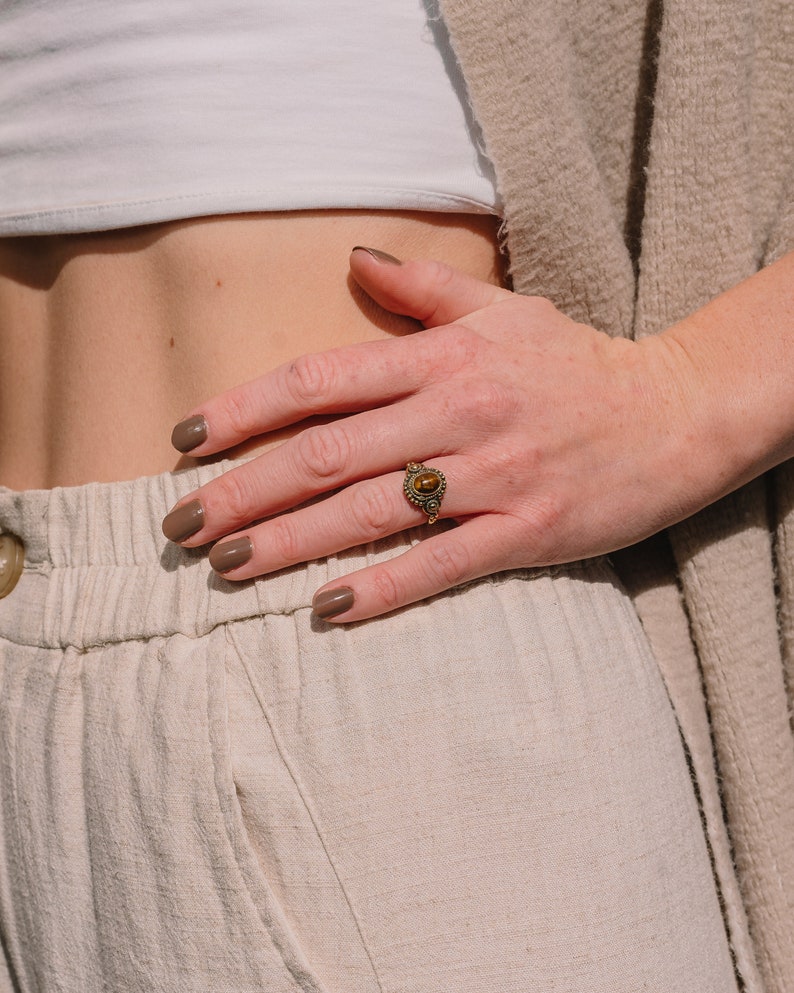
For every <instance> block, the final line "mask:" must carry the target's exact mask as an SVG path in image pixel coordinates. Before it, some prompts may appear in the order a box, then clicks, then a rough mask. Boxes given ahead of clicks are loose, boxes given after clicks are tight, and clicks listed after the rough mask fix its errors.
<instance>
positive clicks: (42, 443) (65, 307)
mask: <svg viewBox="0 0 794 993" xmlns="http://www.w3.org/2000/svg"><path fill="white" fill-rule="evenodd" d="M496 229H497V221H496V220H495V219H494V218H492V217H486V216H477V215H464V214H433V213H390V212H384V211H318V212H302V213H290V214H246V215H234V216H226V217H212V218H200V219H190V220H184V221H177V222H171V223H167V224H157V225H149V226H146V227H138V228H128V229H124V230H119V231H111V232H101V233H93V234H76V235H46V236H36V237H26V238H7V239H0V343H1V345H0V485H3V486H7V487H10V488H12V489H31V488H49V487H53V486H71V485H79V484H82V483H87V482H92V481H97V482H111V481H114V480H122V479H133V478H136V477H138V476H142V475H150V474H154V473H158V472H163V471H169V470H173V469H177V468H182V467H184V466H187V465H191V464H193V462H192V460H191V459H190V458H188V457H185V456H179V455H178V453H176V452H175V451H174V450H173V448H172V447H171V444H170V434H171V428H172V427H173V425H174V424H175V423H176V422H177V421H178V420H180V419H181V418H182V417H183V416H184V415H185V413H186V412H188V411H190V410H191V409H192V408H193V407H195V406H196V405H197V404H199V403H200V402H201V400H203V399H206V398H208V397H211V396H214V395H215V394H217V393H219V392H221V391H223V390H225V389H227V388H229V387H231V386H235V385H237V384H239V383H242V382H246V381H248V380H251V379H254V378H255V377H257V376H259V375H262V374H264V373H266V372H268V371H270V370H271V369H274V368H275V367H276V366H278V365H280V364H282V363H284V362H288V361H290V360H292V359H294V358H295V357H296V356H298V355H300V354H303V353H305V352H311V351H320V350H322V349H326V348H332V347H334V346H337V345H343V344H348V343H353V342H358V341H366V340H369V339H375V338H383V337H388V336H394V335H399V334H405V333H411V332H415V331H416V330H417V325H416V324H415V322H413V321H411V320H408V319H406V318H400V317H396V316H394V315H391V314H387V313H386V312H385V311H383V310H381V309H380V308H379V307H377V306H376V305H375V304H373V303H372V301H371V300H369V298H367V297H366V296H365V295H364V294H363V293H362V292H361V291H360V290H359V289H358V288H357V287H356V286H355V284H354V283H353V282H352V280H351V278H350V276H349V271H348V256H349V253H350V249H351V248H352V247H353V246H354V245H357V244H364V245H370V246H372V247H375V248H379V249H382V250H384V251H387V252H390V253H391V254H393V255H396V256H398V257H401V258H439V259H443V260H444V261H446V262H449V263H451V264H452V265H455V266H457V267H459V268H461V269H463V270H464V271H466V272H469V273H471V274H472V275H475V276H478V277H479V278H482V279H487V280H490V281H493V282H498V281H499V278H500V264H499V253H498V249H497V244H496ZM289 433H290V432H288V431H287V432H284V431H282V432H279V433H278V435H276V434H273V435H264V436H262V437H260V438H257V439H254V440H253V442H252V443H251V444H249V445H248V446H247V447H246V448H245V450H246V451H249V452H250V451H252V450H254V451H255V450H256V449H257V448H263V447H264V446H267V445H273V444H277V443H278V442H279V441H281V440H283V438H284V437H285V436H287V435H288V434H289ZM241 451H242V450H241ZM241 451H239V452H231V453H225V456H229V455H235V454H241ZM221 457H224V455H218V458H221Z"/></svg>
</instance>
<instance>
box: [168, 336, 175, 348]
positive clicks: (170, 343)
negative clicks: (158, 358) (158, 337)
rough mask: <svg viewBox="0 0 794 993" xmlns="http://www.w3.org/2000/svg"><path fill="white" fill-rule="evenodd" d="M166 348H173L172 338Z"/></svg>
mask: <svg viewBox="0 0 794 993" xmlns="http://www.w3.org/2000/svg"><path fill="white" fill-rule="evenodd" d="M168 346H169V348H173V347H174V339H173V338H171V340H170V341H169V342H168Z"/></svg>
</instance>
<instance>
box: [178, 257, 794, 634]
mask: <svg viewBox="0 0 794 993" xmlns="http://www.w3.org/2000/svg"><path fill="white" fill-rule="evenodd" d="M350 271H351V273H352V275H353V277H354V278H355V280H356V281H357V282H358V284H359V285H360V286H361V287H362V288H363V289H364V290H366V292H367V293H368V294H369V295H370V296H371V297H372V298H373V299H374V300H376V301H377V302H378V303H379V304H380V305H381V306H382V307H384V308H385V309H387V310H389V311H392V312H395V313H398V314H403V315H408V316H410V317H412V318H414V319H416V320H417V321H419V322H420V323H421V325H422V327H424V328H425V329H426V330H425V331H423V332H421V333H418V334H414V335H411V336H407V337H402V338H396V339H393V340H391V341H382V342H373V343H368V344H358V345H354V346H352V347H345V348H341V349H336V350H332V351H326V352H323V353H315V354H311V355H305V356H303V357H301V358H300V359H298V360H297V361H292V362H289V363H286V364H284V365H282V366H281V367H280V368H278V369H276V370H275V371H274V372H272V373H270V374H268V375H266V376H264V377H260V378H259V379H256V380H254V381H253V382H250V383H248V384H246V385H244V386H240V387H235V388H234V389H232V390H229V391H226V392H224V393H222V394H221V395H219V396H216V397H214V398H213V399H211V400H207V401H205V402H203V403H201V404H200V405H199V406H196V407H193V408H191V409H190V410H189V411H187V412H186V415H185V416H192V415H196V414H202V415H203V416H204V417H205V418H206V421H207V424H208V427H209V432H208V437H207V440H206V442H204V443H203V444H202V445H201V446H199V447H198V448H197V449H196V453H198V454H201V455H206V454H209V453H215V452H220V451H222V450H224V449H226V448H229V447H231V446H234V445H237V444H238V443H240V442H241V441H242V440H243V439H245V438H249V437H255V436H257V435H259V434H261V433H262V432H268V431H272V430H275V429H281V428H282V427H284V426H286V425H291V424H295V423H297V422H300V421H301V420H302V419H303V418H305V417H306V416H307V415H309V414H318V413H321V414H324V415H331V420H330V421H329V423H326V424H323V425H318V426H315V427H311V428H308V429H306V430H304V431H302V432H301V433H299V434H297V435H296V436H294V437H293V438H292V439H291V440H289V441H288V442H286V443H285V444H284V445H282V446H280V447H277V448H275V449H272V450H270V451H267V452H265V453H263V454H262V455H261V456H260V457H258V458H256V459H255V460H253V461H252V462H250V463H248V464H246V465H244V466H240V467H237V468H235V469H233V470H231V471H229V472H227V473H226V474H224V475H222V476H220V477H219V478H218V479H216V480H214V481H213V482H211V483H210V484H208V485H207V486H204V487H202V488H201V489H200V490H198V491H196V492H195V493H193V494H190V495H189V496H187V497H186V498H185V500H183V501H180V505H181V504H183V503H186V502H188V501H190V500H193V499H197V500H199V501H200V502H201V505H202V506H203V508H204V520H205V525H204V527H203V528H202V529H201V530H200V531H199V532H198V533H196V534H195V535H193V536H191V537H190V538H189V539H187V540H186V541H184V544H185V545H186V546H188V545H189V546H197V545H201V544H204V543H206V542H213V541H216V540H217V539H224V540H226V539H227V538H229V539H237V538H240V537H244V536H247V537H248V538H250V540H251V543H252V548H253V554H252V557H251V558H250V560H249V561H248V562H247V563H245V564H244V565H242V566H241V567H239V568H237V569H234V570H232V571H230V572H226V573H224V575H225V576H226V578H227V579H231V580H243V579H249V578H251V577H253V576H260V575H265V574H267V573H269V572H273V571H275V570H278V569H282V568H284V567H285V566H289V565H294V564H297V563H301V562H305V561H308V560H310V559H313V558H315V557H318V556H323V555H328V554H331V553H333V552H336V551H339V550H341V549H344V548H348V547H351V546H354V545H358V544H361V543H362V542H367V541H371V540H373V539H376V538H379V537H382V536H385V535H389V534H393V533H395V532H398V531H401V530H403V529H405V528H408V527H411V526H413V525H416V524H418V523H421V522H422V521H423V520H424V517H423V514H422V512H421V511H420V510H418V509H417V508H415V507H413V506H411V505H410V504H409V503H408V502H407V501H406V500H405V498H404V496H403V493H402V480H403V471H402V470H401V468H400V467H404V465H405V463H406V462H407V461H408V460H414V461H423V462H425V463H426V464H428V465H431V466H433V467H434V468H437V469H440V470H441V471H442V472H443V473H444V474H445V475H446V478H447V483H448V485H447V492H446V494H445V497H444V501H443V505H442V513H441V517H445V518H452V519H454V520H456V521H457V522H458V523H459V526H458V527H456V528H453V529H450V530H439V531H437V532H436V533H435V534H433V533H432V532H431V533H430V535H429V536H428V537H427V539H426V540H425V541H423V542H421V543H420V544H419V545H417V546H415V547H413V548H412V549H411V550H409V551H407V552H405V553H404V554H402V555H400V556H398V557H397V558H395V559H393V560H391V561H390V562H388V563H385V564H380V565H377V566H374V567H371V568H368V569H364V570H361V571H359V572H356V573H353V574H351V575H349V576H347V577H345V578H344V579H343V580H341V581H337V582H336V583H334V584H333V587H331V586H329V587H324V588H323V589H322V590H320V591H318V592H319V593H323V592H324V591H326V590H328V589H331V588H334V589H336V588H340V587H342V588H348V589H350V590H352V592H353V597H354V602H353V606H352V607H351V608H350V609H349V610H346V611H344V612H342V613H339V614H338V615H336V616H335V617H333V618H331V620H333V621H337V622H338V621H341V622H349V621H356V620H361V619H363V618H369V617H374V616H377V615H379V614H383V613H385V612H388V611H391V610H394V609H396V608H398V607H401V606H403V605H405V604H409V603H413V602H415V601H417V600H420V599H423V598H425V597H428V596H431V595H433V594H436V593H439V592H441V591H443V590H446V589H449V588H450V587H452V586H455V585H458V584H460V583H463V582H466V581H468V580H471V579H474V578H476V577H479V576H483V575H486V574H489V573H492V572H495V571H498V570H503V569H511V568H523V567H532V566H540V565H548V564H554V563H561V562H567V561H572V560H576V559H580V558H586V557H588V556H592V555H598V554H602V553H605V552H609V551H612V550H615V549H617V548H620V547H623V546H625V545H628V544H630V543H633V542H635V541H638V540H640V539H642V538H644V537H647V536H648V535H650V534H652V533H654V532H656V531H658V530H660V529H661V528H663V527H666V526H668V525H670V524H673V523H675V522H677V521H679V520H681V519H683V518H684V517H686V516H689V515H690V514H692V513H694V512H696V511H697V510H699V509H701V508H702V507H704V506H706V505H707V504H709V503H711V502H713V501H714V500H716V499H718V498H719V497H721V496H723V495H724V494H726V493H728V492H730V491H731V490H733V489H735V488H736V487H738V486H739V485H741V484H742V483H744V482H746V481H748V480H749V479H751V478H753V477H754V476H756V475H758V474H760V473H761V472H763V471H765V470H766V469H768V468H770V467H772V466H773V465H775V464H777V463H779V462H781V461H783V460H784V459H787V458H789V457H791V456H792V455H794V402H793V401H794V395H793V394H792V387H791V376H790V369H791V368H792V366H793V365H794V333H793V332H794V253H792V254H790V255H788V256H786V257H784V258H783V259H781V260H780V261H779V262H777V263H775V264H774V265H772V266H769V267H768V268H766V269H764V270H763V271H761V272H760V273H758V274H757V275H755V276H753V277H752V278H750V279H748V280H746V281H745V282H743V283H741V284H739V285H738V286H736V287H734V288H733V289H732V290H730V291H729V292H727V293H724V294H722V295H721V296H719V297H717V298H716V299H715V300H713V301H712V302H711V303H710V304H709V305H708V306H706V307H704V308H703V309H701V310H699V311H697V312H696V313H695V314H693V315H691V317H689V318H687V319H686V320H684V321H682V322H680V323H679V324H676V325H675V326H673V327H671V328H669V329H668V330H667V331H665V332H664V333H663V334H661V335H659V336H656V337H653V338H648V339H644V340H643V341H641V342H631V341H626V340H622V339H611V338H609V337H607V336H606V335H604V334H602V333H600V332H598V331H596V330H594V329H593V328H590V327H587V326H584V325H581V324H577V323H575V322H573V321H571V320H569V319H568V318H567V317H565V316H564V315H563V314H561V313H560V312H559V311H557V310H556V309H555V308H554V307H553V306H552V304H551V303H549V302H548V301H546V300H543V299H538V298H528V297H519V296H517V295H515V294H512V293H510V292H509V291H507V290H504V289H501V288H499V287H496V286H493V285H490V284H488V283H484V282H482V281H480V280H478V279H475V278H472V277H471V276H467V275H465V274H463V273H460V272H458V271H456V270H455V269H453V268H451V267H449V266H447V265H445V264H442V263H439V262H423V261H414V262H407V263H405V264H403V265H393V264H389V263H387V262H384V261H381V260H378V259H377V258H375V257H373V256H372V255H370V254H369V253H367V252H364V251H357V252H354V253H353V254H352V255H351V257H350ZM759 340H762V341H763V347H762V348H759V346H758V342H759ZM340 415H345V416H344V417H342V416H340ZM273 480H278V485H277V486H274V485H273V483H272V481H273ZM322 494H329V495H328V496H326V498H325V499H323V500H320V501H317V502H314V503H313V504H312V505H311V506H309V507H306V508H304V509H301V510H298V511H295V512H292V513H289V514H282V512H283V511H285V510H288V509H290V508H292V507H294V506H296V505H298V504H301V503H302V502H304V501H306V500H309V499H310V498H314V497H317V496H319V495H322ZM271 515H275V516H272V519H270V520H268V521H266V522H265V523H263V524H259V525H257V526H255V527H251V526H248V525H249V524H250V522H251V521H254V520H257V519H261V518H263V517H271ZM218 547H219V548H220V547H222V544H221V545H219V546H218Z"/></svg>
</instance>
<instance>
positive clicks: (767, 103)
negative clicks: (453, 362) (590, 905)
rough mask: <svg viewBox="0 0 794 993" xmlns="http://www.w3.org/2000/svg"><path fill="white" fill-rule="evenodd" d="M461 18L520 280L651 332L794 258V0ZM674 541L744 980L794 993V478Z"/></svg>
mask: <svg viewBox="0 0 794 993" xmlns="http://www.w3.org/2000/svg"><path fill="white" fill-rule="evenodd" d="M443 10H444V15H445V18H446V20H447V23H448V26H449V28H450V33H451V36H452V40H453V44H454V46H455V49H456V52H457V54H458V57H459V59H460V61H461V65H462V67H463V70H464V74H465V76H466V78H467V81H468V84H469V92H470V97H471V101H472V105H473V108H474V111H475V113H476V115H477V117H478V119H479V121H480V123H481V125H482V128H483V133H484V136H485V141H486V145H487V151H488V153H489V155H490V156H491V159H492V160H493V162H494V165H495V167H496V172H497V178H498V182H499V186H500V190H501V193H502V196H503V199H504V203H505V220H506V234H507V245H508V248H509V252H510V270H511V273H512V277H513V281H514V285H515V288H516V289H517V290H519V291H520V292H525V293H530V292H531V293H540V294H543V295H545V296H548V297H550V298H551V299H552V300H553V301H554V302H555V303H556V304H557V306H559V307H560V308H561V309H563V310H564V311H566V312H567V313H569V314H570V315H571V316H573V317H575V318H577V319H581V320H586V321H588V322H590V323H591V324H593V325H594V326H596V327H598V328H600V329H602V330H605V331H608V332H609V333H611V334H623V335H636V336H639V335H644V334H649V333H654V332H657V331H659V330H662V329H663V328H665V327H667V326H668V325H669V324H671V323H673V322H674V321H676V320H678V319H680V318H681V317H683V316H685V315H686V314H688V313H690V312H692V311H693V310H695V309H696V308H697V307H699V306H700V305H702V304H703V303H705V302H706V301H707V300H709V299H710V298H712V297H714V296H715V295H716V294H718V293H719V292H720V291H722V290H724V289H726V288H727V287H729V286H732V285H734V284H735V283H737V282H739V281H740V280H742V279H743V278H745V277H747V276H749V275H751V274H752V273H753V272H754V271H756V270H757V268H758V267H759V266H761V265H763V264H765V263H767V262H769V261H772V260H773V259H774V258H776V257H779V256H780V255H782V254H784V253H785V252H786V251H789V250H791V249H792V248H794V179H793V177H794V170H793V168H792V163H794V121H793V120H792V117H793V116H794V6H793V5H791V4H790V3H788V2H787V0H758V2H752V0H658V2H657V0H652V2H651V3H650V4H649V5H648V8H647V10H646V9H644V8H643V6H642V5H641V4H637V3H634V2H630V0H612V2H609V3H605V4H596V3H592V4H589V5H588V4H581V3H574V2H573V0H562V2H552V0H534V2H533V3H531V4H522V3H519V2H518V0H508V2H503V3H499V4H494V3H492V2H488V0H444V2H443ZM651 101H652V102H651ZM693 457H696V453H693ZM770 483H771V487H772V492H773V495H774V497H775V500H774V501H773V505H774V506H775V507H776V511H775V512H776V515H777V516H776V519H774V520H771V519H770V518H769V516H768V513H769V512H768V506H769V500H768V497H769V495H770V488H769V487H770ZM615 500H616V502H619V501H620V494H615ZM671 541H672V546H673V549H674V553H675V562H676V566H677V569H670V570H664V569H655V570H654V569H651V570H650V571H648V563H645V564H643V563H642V559H641V556H642V555H647V554H648V553H647V551H641V552H639V553H638V555H637V556H635V561H634V568H633V578H634V579H637V577H638V576H640V575H642V574H643V570H645V571H644V579H643V582H642V583H640V584H639V586H638V589H639V590H641V593H639V594H638V600H637V606H638V610H639V611H640V613H641V615H642V616H643V617H644V618H645V621H646V628H647V630H648V633H649V635H650V637H651V639H652V642H653V644H654V649H655V651H656V653H657V657H658V659H659V663H660V665H661V666H662V668H663V671H664V672H665V676H666V678H667V681H668V686H669V690H670V693H671V696H672V698H673V699H674V701H676V703H677V709H678V714H679V720H680V721H681V724H682V728H683V730H684V733H685V736H686V738H687V741H688V745H689V748H690V751H691V753H692V755H693V765H694V767H695V772H696V776H697V779H698V784H699V787H700V790H701V795H702V799H703V808H704V813H705V815H706V817H707V820H708V822H709V836H710V838H711V841H712V846H713V847H714V849H715V852H714V857H715V865H716V869H717V873H718V875H719V877H720V881H721V886H722V890H723V899H724V901H725V909H726V918H727V920H728V922H729V926H730V929H731V934H732V940H733V946H734V952H735V954H736V959H737V967H738V971H739V972H740V973H741V975H742V977H743V980H744V982H745V984H746V987H747V989H748V990H751V991H757V990H766V991H767V993H786V991H790V990H791V989H794V941H792V937H791V936H792V934H794V746H793V743H792V731H791V723H790V720H789V713H790V709H789V708H790V700H789V699H787V692H786V680H785V679H784V671H785V664H788V666H789V680H788V684H789V686H791V678H790V677H791V665H792V663H791V659H792V655H793V654H794V653H793V652H792V647H791V646H792V637H794V621H793V620H792V618H793V617H794V610H792V602H793V601H792V597H793V596H794V556H793V555H792V551H794V480H792V471H791V470H790V469H789V468H788V467H783V468H782V469H780V470H778V472H777V473H776V474H774V476H773V478H772V479H771V480H762V481H759V482H756V483H754V484H752V485H751V486H749V487H746V488H745V489H744V490H742V491H740V492H739V493H737V494H734V495H732V496H730V497H728V498H726V499H725V500H722V501H720V503H719V504H717V505H715V506H714V507H711V508H708V509H707V510H706V511H704V512H703V513H701V514H699V515H697V517H695V518H694V519H692V520H690V521H688V522H686V523H684V524H682V525H679V526H678V527H676V528H674V529H673V530H672V533H671ZM630 559H631V556H629V560H630ZM775 569H777V574H776V572H775ZM676 572H677V575H676ZM651 574H653V575H652V578H649V577H651ZM677 582H678V583H680V585H681V589H682V591H683V598H684V606H685V611H684V610H682V609H681V602H680V600H679V596H678V594H677V591H676V583H677ZM779 631H780V632H781V633H782V639H781V638H780V637H779ZM690 633H691V639H692V640H690ZM781 640H782V646H783V647H782V650H781ZM686 645H689V646H690V648H689V650H688V651H686V650H684V646H686ZM784 659H785V660H786V663H784ZM698 668H699V669H700V671H698ZM701 675H702V683H701ZM695 698H698V699H695ZM707 714H708V716H709V717H710V724H709V722H708V720H707V717H706V715H707ZM712 751H713V754H714V758H715V760H716V771H715V768H714V763H713V762H712V759H711V755H712ZM718 783H719V789H720V791H721V799H722V802H723V803H724V809H725V814H726V819H727V829H728V834H727V835H726V833H725V825H723V824H722V823H721V818H722V813H721V810H720V803H719V800H720V796H718V793H717V789H718ZM728 838H729V839H730V842H728ZM732 865H733V867H734V868H735V871H736V874H737V876H738V889H737V886H736V880H735V879H732V878H731V875H732V873H731V866H732ZM739 893H741V900H740V898H739ZM745 912H746V913H745ZM748 922H749V930H747V923H748ZM759 973H760V976H759Z"/></svg>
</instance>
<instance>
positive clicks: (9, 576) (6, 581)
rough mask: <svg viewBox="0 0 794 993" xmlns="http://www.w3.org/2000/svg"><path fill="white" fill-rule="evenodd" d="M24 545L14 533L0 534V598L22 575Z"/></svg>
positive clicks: (9, 590)
mask: <svg viewBox="0 0 794 993" xmlns="http://www.w3.org/2000/svg"><path fill="white" fill-rule="evenodd" d="M24 564H25V546H24V545H23V544H22V542H21V541H20V539H19V538H17V536H16V535H15V534H0V600H1V599H2V598H3V597H4V596H8V594H9V593H10V592H11V590H13V588H14V587H15V586H16V585H17V581H18V580H19V577H20V576H21V575H22V567H23V565H24Z"/></svg>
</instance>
